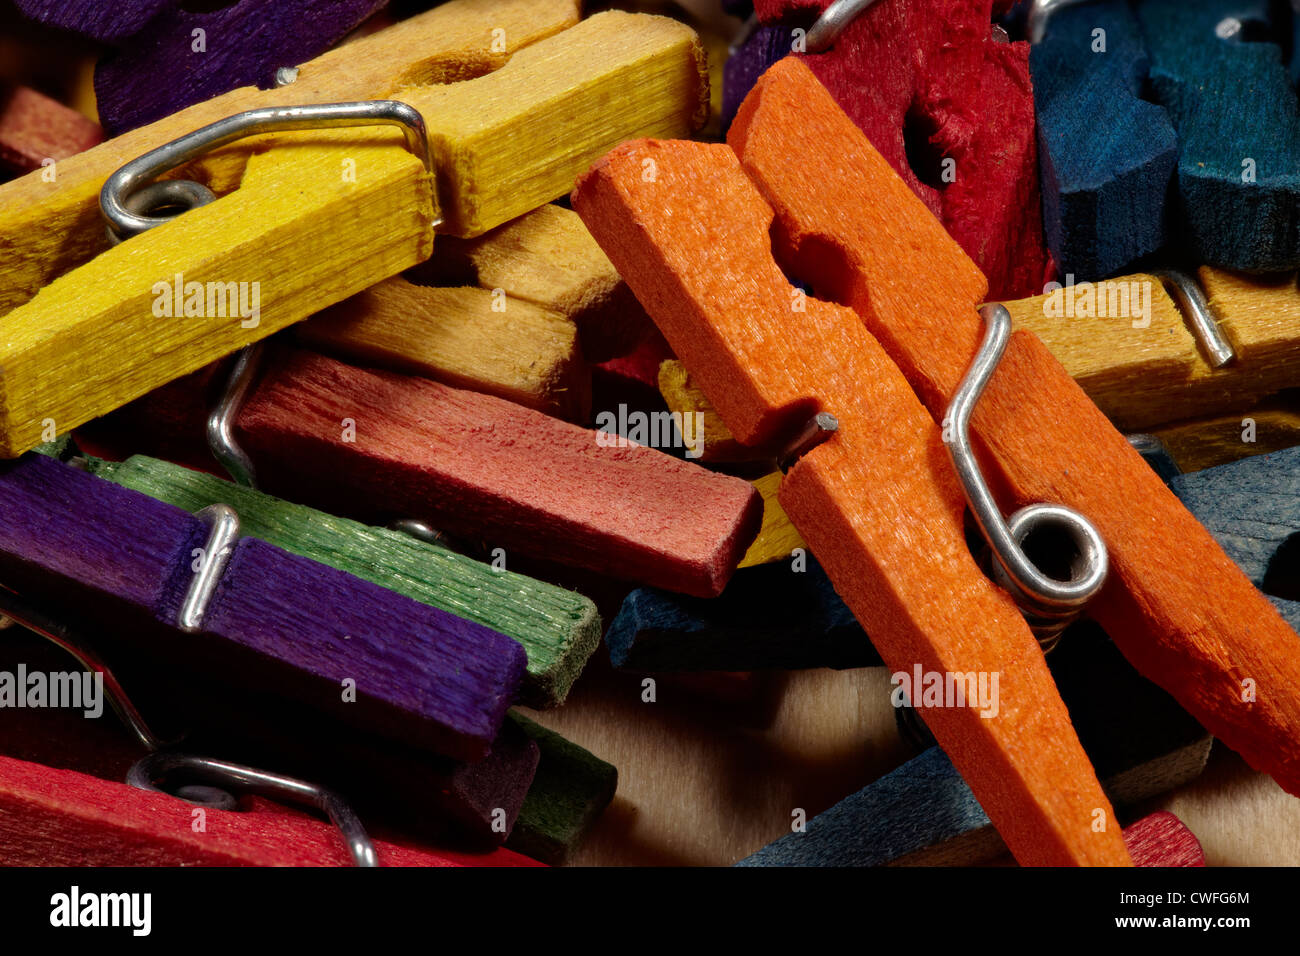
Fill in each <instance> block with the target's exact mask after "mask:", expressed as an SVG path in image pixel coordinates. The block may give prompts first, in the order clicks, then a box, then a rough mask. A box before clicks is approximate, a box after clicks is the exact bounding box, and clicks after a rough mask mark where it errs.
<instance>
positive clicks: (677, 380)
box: [658, 359, 772, 463]
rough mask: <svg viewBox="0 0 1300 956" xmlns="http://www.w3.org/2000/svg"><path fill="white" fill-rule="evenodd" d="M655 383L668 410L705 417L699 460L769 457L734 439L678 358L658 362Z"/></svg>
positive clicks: (765, 453)
mask: <svg viewBox="0 0 1300 956" xmlns="http://www.w3.org/2000/svg"><path fill="white" fill-rule="evenodd" d="M658 381H659V393H660V394H661V395H663V397H664V403H665V404H666V405H667V406H668V408H669V409H671V410H672V411H674V412H680V413H682V414H683V415H686V414H695V413H696V412H698V413H700V414H701V415H703V416H704V428H703V440H704V449H703V451H702V452H701V453H700V461H702V462H717V463H721V462H737V461H759V460H761V459H763V458H769V457H772V456H771V455H770V454H769V453H768V450H766V449H762V448H751V447H750V446H748V445H745V444H743V443H741V442H739V441H737V440H736V436H735V435H733V434H731V429H730V428H728V427H727V423H726V422H724V421H723V420H722V416H721V415H719V414H718V412H717V409H715V408H714V407H713V406H712V405H711V404H709V400H708V398H707V397H706V396H705V394H704V392H703V391H701V389H700V387H699V385H697V384H696V383H695V381H694V379H692V378H691V373H690V372H689V371H687V369H686V366H685V365H683V364H682V363H681V362H679V361H678V360H677V359H667V360H665V361H664V362H662V363H660V365H659V376H658Z"/></svg>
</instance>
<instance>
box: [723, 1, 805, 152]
mask: <svg viewBox="0 0 1300 956" xmlns="http://www.w3.org/2000/svg"><path fill="white" fill-rule="evenodd" d="M793 42H794V40H793V38H792V34H791V32H790V28H789V27H784V26H775V27H759V28H758V29H756V30H755V31H754V32H753V33H751V34H750V35H749V37H748V38H747V39H746V40H745V42H744V43H742V44H741V45H740V48H739V49H737V50H736V52H735V53H733V54H731V56H730V57H728V58H727V63H726V65H725V66H724V67H723V68H722V127H723V129H726V128H727V127H729V126H730V125H731V121H732V120H733V119H735V118H736V111H737V110H738V109H740V104H741V103H742V102H744V100H745V97H746V96H748V95H749V91H750V90H752V89H753V88H754V84H755V83H757V82H758V78H759V77H760V76H762V75H763V73H764V72H765V71H766V70H767V68H768V67H769V66H771V65H772V64H773V63H775V62H776V61H777V60H779V59H781V58H782V57H784V56H785V55H786V54H788V53H789V52H790V51H791V49H792V47H791V44H792V43H793Z"/></svg>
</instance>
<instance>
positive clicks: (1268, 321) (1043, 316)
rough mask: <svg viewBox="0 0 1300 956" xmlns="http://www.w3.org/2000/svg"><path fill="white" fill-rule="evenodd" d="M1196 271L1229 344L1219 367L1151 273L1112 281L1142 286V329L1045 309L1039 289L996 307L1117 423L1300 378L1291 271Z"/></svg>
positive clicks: (1263, 391)
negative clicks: (1146, 310)
mask: <svg viewBox="0 0 1300 956" xmlns="http://www.w3.org/2000/svg"><path fill="white" fill-rule="evenodd" d="M1198 275H1199V278H1200V281H1201V283H1202V287H1203V288H1204V289H1205V292H1206V295H1207V297H1208V298H1209V301H1210V305H1211V307H1212V308H1213V309H1214V310H1215V312H1216V314H1217V315H1218V317H1219V322H1220V326H1221V328H1222V329H1223V330H1224V332H1225V334H1226V335H1227V337H1228V339H1229V341H1231V342H1232V344H1233V347H1234V348H1235V349H1236V351H1237V359H1236V361H1234V362H1233V363H1232V364H1230V365H1228V366H1226V367H1224V368H1222V369H1212V368H1210V366H1209V365H1208V364H1207V363H1206V362H1205V360H1204V358H1203V357H1202V354H1201V351H1200V348H1199V346H1198V345H1197V343H1196V339H1195V338H1193V336H1192V334H1191V332H1190V331H1188V329H1187V326H1186V324H1185V323H1184V321H1183V317H1182V315H1181V313H1180V312H1179V310H1178V308H1177V306H1176V305H1175V304H1174V302H1173V300H1172V299H1171V298H1170V297H1169V295H1168V293H1167V292H1166V291H1165V289H1164V287H1163V285H1162V284H1161V282H1160V280H1159V279H1156V278H1155V277H1153V276H1149V275H1144V274H1137V275H1131V276H1121V277H1119V278H1118V279H1116V280H1113V281H1114V282H1119V283H1139V284H1146V285H1145V288H1146V289H1148V290H1149V294H1150V302H1151V314H1150V324H1149V325H1147V326H1145V327H1140V328H1139V327H1135V326H1134V323H1135V321H1136V322H1138V323H1139V324H1140V323H1143V322H1145V319H1146V317H1144V316H1141V317H1139V316H1134V315H1132V314H1124V315H1104V314H1103V315H1097V314H1089V315H1086V316H1071V315H1068V314H1067V315H1052V314H1049V305H1050V303H1051V301H1052V300H1051V298H1050V296H1047V295H1042V296H1034V297H1032V298H1028V299H1020V300H1017V301H1014V302H1006V303H1004V305H1006V307H1007V310H1008V311H1009V312H1010V313H1011V318H1012V322H1013V323H1014V325H1015V326H1016V327H1017V328H1026V329H1032V330H1033V331H1034V332H1036V333H1037V334H1038V336H1039V338H1041V339H1042V340H1043V342H1044V344H1046V345H1047V347H1048V348H1049V349H1051V351H1052V353H1053V354H1054V355H1055V356H1056V357H1057V358H1058V359H1059V360H1060V361H1061V364H1062V365H1064V366H1065V367H1066V369H1067V370H1068V371H1069V372H1070V374H1071V375H1072V376H1074V378H1075V379H1076V380H1077V381H1078V382H1079V384H1080V385H1081V386H1083V389H1084V391H1085V392H1087V393H1088V395H1089V397H1091V398H1092V400H1093V401H1094V402H1096V403H1097V405H1098V407H1099V408H1101V410H1102V411H1103V412H1105V413H1106V415H1107V416H1108V417H1109V418H1110V419H1111V420H1112V421H1113V422H1114V423H1115V424H1116V426H1117V427H1118V428H1120V429H1121V430H1125V431H1138V430H1150V429H1153V428H1155V427H1157V426H1160V425H1163V424H1166V423H1169V422H1174V421H1179V420H1183V419H1189V418H1199V417H1203V416H1215V415H1219V414H1222V413H1226V412H1229V411H1237V410H1244V409H1247V408H1249V407H1251V406H1252V405H1254V404H1255V403H1256V402H1258V401H1259V400H1260V399H1261V398H1263V397H1265V396H1267V395H1271V394H1273V393H1274V392H1277V391H1279V390H1281V389H1283V388H1290V387H1293V386H1297V385H1300V289H1298V288H1297V286H1296V276H1295V275H1294V274H1290V275H1285V276H1274V277H1261V276H1242V275H1237V274H1234V273H1230V272H1225V271H1223V270H1220V269H1214V268H1210V267H1208V266H1207V267H1202V268H1201V269H1200V270H1199V273H1198ZM1102 285H1104V283H1103V284H1102ZM1144 295H1145V292H1144ZM1101 299H1102V296H1101V295H1098V296H1097V297H1096V301H1098V302H1100V301H1101ZM1092 311H1093V312H1094V313H1095V312H1097V311H1100V310H1098V309H1093V310H1092Z"/></svg>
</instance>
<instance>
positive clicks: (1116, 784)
mask: <svg viewBox="0 0 1300 956" xmlns="http://www.w3.org/2000/svg"><path fill="white" fill-rule="evenodd" d="M1049 661H1050V663H1051V666H1052V673H1053V674H1054V675H1055V677H1056V678H1057V681H1058V683H1059V686H1060V690H1061V697H1062V698H1063V699H1064V700H1065V703H1066V706H1067V707H1068V708H1069V711H1070V719H1071V721H1072V722H1073V724H1074V726H1075V727H1076V729H1077V730H1078V732H1079V739H1080V740H1081V741H1082V742H1083V746H1084V749H1085V750H1086V751H1087V754H1088V758H1089V759H1090V760H1091V762H1092V764H1093V766H1094V767H1096V770H1097V775H1098V776H1099V777H1100V778H1101V780H1102V786H1103V787H1104V788H1105V790H1106V793H1107V795H1108V796H1109V797H1110V799H1111V800H1112V801H1113V802H1114V804H1115V806H1117V807H1120V808H1121V809H1123V810H1124V812H1125V817H1127V818H1131V811H1129V810H1128V809H1127V808H1131V807H1136V806H1141V805H1142V803H1143V801H1147V800H1150V799H1152V798H1153V797H1157V796H1159V795H1161V794H1164V793H1166V792H1168V791H1170V790H1172V789H1173V788H1175V787H1178V786H1181V785H1183V784H1186V783H1187V782H1188V781H1190V780H1193V779H1195V778H1196V777H1197V776H1198V775H1199V774H1200V773H1201V771H1202V770H1203V769H1204V767H1205V762H1206V758H1207V757H1208V756H1209V753H1210V745H1211V739H1210V737H1209V735H1208V734H1206V733H1205V731H1204V730H1202V729H1201V727H1200V726H1199V725H1198V724H1197V723H1196V721H1195V720H1193V719H1192V718H1191V717H1190V716H1188V714H1187V713H1186V712H1185V711H1184V710H1183V709H1182V708H1181V707H1179V706H1178V704H1177V703H1175V702H1174V700H1173V699H1172V698H1171V697H1169V695H1168V694H1166V693H1165V692H1164V691H1162V690H1160V689H1159V688H1158V687H1156V686H1155V685H1154V684H1152V683H1151V682H1149V681H1147V680H1145V679H1144V678H1142V677H1141V676H1140V675H1139V674H1138V673H1137V672H1136V671H1134V670H1133V668H1132V666H1131V665H1129V664H1128V663H1127V662H1126V661H1125V660H1124V658H1123V656H1122V655H1120V653H1119V652H1118V651H1117V650H1116V649H1115V648H1114V646H1113V645H1112V644H1111V643H1110V641H1109V640H1107V638H1106V637H1105V635H1104V634H1102V633H1100V631H1099V630H1098V629H1096V628H1095V627H1088V626H1086V625H1084V626H1076V627H1075V628H1074V629H1072V630H1071V631H1070V632H1068V633H1067V635H1066V636H1065V637H1064V638H1063V639H1062V641H1061V643H1060V644H1059V645H1058V647H1057V649H1056V650H1055V651H1054V652H1053V653H1052V654H1051V655H1050V657H1049ZM1105 823H1106V826H1107V827H1109V828H1112V829H1113V828H1114V827H1116V826H1117V825H1118V823H1119V820H1118V819H1117V818H1115V817H1113V816H1108V817H1107V819H1106V821H1105ZM1126 836H1127V833H1126ZM1129 849H1130V850H1132V846H1131V845H1130V847H1129ZM1003 852H1005V849H1004V847H1003V844H1002V842H1001V840H999V839H998V836H997V834H996V832H994V830H993V827H992V825H991V824H990V822H989V819H988V816H987V815H986V814H985V813H984V811H983V810H982V809H981V807H980V803H979V801H978V800H977V799H976V798H975V796H974V794H972V793H971V791H970V788H969V787H968V786H967V785H966V783H965V782H964V781H963V780H962V778H961V775H960V774H958V772H957V771H956V769H955V768H954V767H953V766H952V762H951V761H950V760H949V759H948V757H947V756H945V755H944V753H943V751H942V750H940V749H939V748H937V747H933V746H932V747H930V748H929V749H926V750H924V751H923V752H922V753H920V754H919V755H917V756H916V757H914V758H912V759H911V760H909V761H908V762H907V763H905V764H903V765H902V766H900V767H898V768H897V769H895V770H893V771H892V772H891V773H889V774H887V775H885V776H883V777H881V778H880V779H878V780H876V781H874V782H873V783H871V784H870V785H869V786H867V787H865V788H864V789H862V790H861V791H860V792H858V793H856V794H854V795H852V796H849V797H846V798H845V799H844V800H842V801H841V802H840V803H838V804H837V805H836V806H835V807H833V808H831V809H830V810H828V811H826V812H825V813H823V814H821V815H819V816H817V817H814V818H811V819H809V821H808V826H807V830H806V832H803V833H799V832H792V833H789V834H787V835H785V836H783V837H782V838H781V839H779V840H777V841H775V842H774V843H772V844H771V845H769V846H767V847H764V848H763V849H762V850H760V851H759V852H757V853H755V854H753V855H752V856H750V857H748V858H747V859H744V860H742V861H741V865H742V866H884V865H904V866H970V865H973V864H977V863H984V862H988V861H990V860H992V859H994V858H995V857H997V856H998V855H999V854H1001V853H1003ZM1134 864H1135V865H1142V864H1141V863H1139V861H1138V860H1137V859H1136V858H1135V859H1134Z"/></svg>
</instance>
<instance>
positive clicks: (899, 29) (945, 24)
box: [727, 0, 1053, 298]
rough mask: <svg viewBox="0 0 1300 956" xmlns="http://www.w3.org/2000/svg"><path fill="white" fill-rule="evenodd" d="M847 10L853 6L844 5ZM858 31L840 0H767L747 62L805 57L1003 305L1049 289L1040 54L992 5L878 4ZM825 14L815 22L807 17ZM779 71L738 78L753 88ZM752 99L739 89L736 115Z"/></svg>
mask: <svg viewBox="0 0 1300 956" xmlns="http://www.w3.org/2000/svg"><path fill="white" fill-rule="evenodd" d="M836 6H837V7H843V6H844V4H837V5H836ZM851 6H852V7H854V9H853V15H852V16H851V19H849V20H847V22H846V20H845V18H844V16H843V15H842V14H843V11H842V10H841V11H834V10H832V9H830V8H831V0H815V2H804V0H759V2H757V3H756V4H755V10H756V12H757V14H758V19H759V22H760V23H762V24H765V25H769V26H776V25H778V24H780V25H781V26H782V27H783V32H784V34H785V35H784V38H782V37H781V36H780V34H779V33H778V34H775V35H774V34H772V33H770V32H763V31H760V32H756V33H755V34H753V35H752V36H751V37H750V38H749V40H748V41H747V43H746V44H744V45H743V46H742V47H741V48H740V50H739V51H738V53H737V56H740V57H745V58H747V59H749V60H750V63H751V64H752V58H754V57H755V56H756V55H757V56H759V57H762V56H769V55H770V56H774V57H776V56H784V55H786V54H788V53H790V52H791V50H792V49H793V50H795V51H796V52H798V53H800V54H806V55H805V56H803V57H802V58H803V59H805V60H806V62H807V63H808V65H809V67H810V68H811V69H812V71H813V72H814V73H815V74H816V75H817V78H818V79H819V80H821V81H822V83H823V84H824V85H825V86H826V88H827V89H828V90H829V91H830V92H831V95H832V96H834V97H835V99H836V102H838V103H839V105H840V106H841V107H842V108H843V109H844V111H845V112H846V113H848V114H849V116H850V117H851V118H852V119H853V121H854V122H855V123H856V124H857V125H858V127H859V128H860V129H861V130H862V131H863V133H865V134H866V136H867V138H868V139H869V140H871V143H872V145H873V146H875V147H876V149H878V150H879V151H880V153H881V155H883V156H884V157H885V159H886V160H887V161H888V162H889V164H890V166H892V167H893V168H894V170H895V172H897V173H898V175H900V176H901V177H903V179H904V181H906V182H907V184H908V186H909V187H911V189H912V191H913V192H915V193H916V194H917V195H918V196H919V197H921V199H922V200H923V201H924V202H925V204H926V206H927V208H929V210H930V211H931V212H932V213H934V215H935V216H937V217H938V218H939V219H940V220H941V221H942V222H943V224H944V226H945V227H946V228H947V229H948V231H949V233H950V234H951V235H952V237H953V238H954V239H956V240H957V242H958V244H959V245H960V246H961V247H962V248H963V249H964V250H966V252H967V254H968V255H970V256H971V257H972V258H973V259H974V260H975V262H976V264H977V265H978V266H979V267H980V269H981V270H982V271H983V272H984V273H985V274H986V275H987V276H988V277H989V285H990V287H991V295H992V297H994V298H1015V297H1019V296H1024V295H1031V294H1033V293H1034V292H1037V291H1038V290H1039V289H1041V288H1042V286H1043V282H1044V281H1046V280H1047V279H1048V278H1050V277H1051V273H1052V271H1053V270H1052V265H1051V263H1050V260H1049V258H1048V256H1047V247H1046V243H1045V241H1044V237H1043V215H1042V208H1041V201H1040V195H1039V189H1038V145H1037V140H1036V130H1035V123H1034V97H1033V91H1032V89H1031V86H1030V82H1029V63H1028V55H1029V48H1028V45H1027V44H1024V43H1009V42H1007V37H1006V34H1005V32H1003V31H1001V28H994V27H991V25H990V21H991V19H992V7H993V4H992V2H991V0H962V2H960V3H955V4H954V3H947V2H940V0H925V2H915V0H880V2H877V3H873V4H856V5H851ZM812 11H816V12H817V13H818V18H817V19H816V20H814V21H812V22H811V23H810V22H809V19H808V17H809V14H810V12H812ZM771 62H775V60H774V59H773V60H768V61H767V62H762V63H761V68H757V69H756V68H755V66H758V64H754V65H747V66H745V67H739V68H738V69H737V71H736V73H734V74H733V76H734V78H735V79H737V80H740V81H741V82H742V83H744V82H745V81H748V82H749V83H750V84H752V83H753V81H754V80H756V79H757V77H758V75H759V73H761V72H762V69H763V68H766V66H767V65H768V64H770V63H771ZM748 89H749V87H748V86H743V87H742V88H740V89H737V90H735V91H734V92H733V91H728V94H727V95H728V99H729V100H731V101H732V102H736V103H738V102H739V101H740V99H741V98H742V97H743V96H744V95H745V93H747V92H748Z"/></svg>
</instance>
